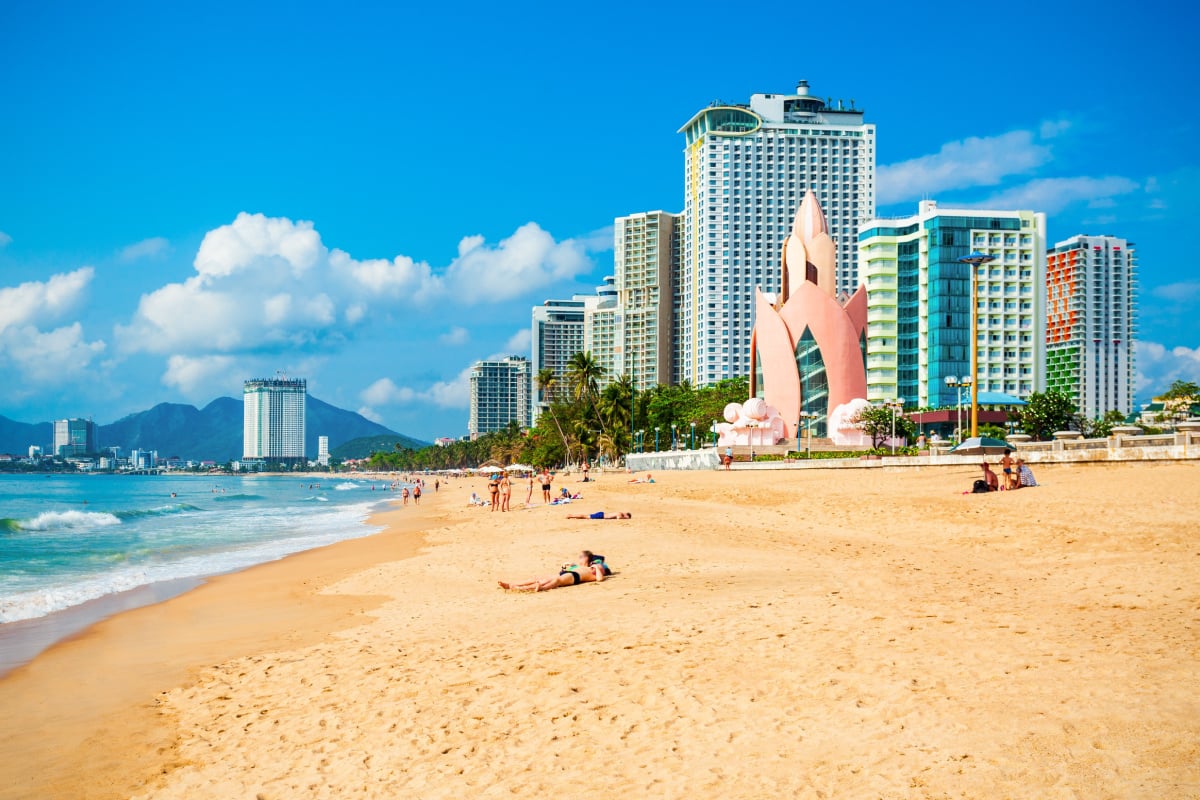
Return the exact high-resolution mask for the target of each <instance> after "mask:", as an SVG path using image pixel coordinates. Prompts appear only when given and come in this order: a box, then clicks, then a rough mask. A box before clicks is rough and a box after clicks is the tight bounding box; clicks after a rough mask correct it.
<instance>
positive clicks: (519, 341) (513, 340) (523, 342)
mask: <svg viewBox="0 0 1200 800" xmlns="http://www.w3.org/2000/svg"><path fill="white" fill-rule="evenodd" d="M532 346H533V332H532V331H531V330H530V329H529V328H521V329H520V330H519V331H517V332H516V333H514V334H513V335H512V336H510V337H509V339H508V341H507V342H505V343H504V352H502V353H496V354H494V355H493V356H492V358H497V357H499V358H503V357H504V356H522V355H523V356H525V357H526V358H528V354H529V351H530V348H531V347H532Z"/></svg>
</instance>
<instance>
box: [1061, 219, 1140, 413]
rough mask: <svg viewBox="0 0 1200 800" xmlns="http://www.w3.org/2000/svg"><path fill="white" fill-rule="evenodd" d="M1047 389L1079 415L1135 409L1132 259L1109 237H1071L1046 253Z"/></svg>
mask: <svg viewBox="0 0 1200 800" xmlns="http://www.w3.org/2000/svg"><path fill="white" fill-rule="evenodd" d="M1046 290H1047V294H1048V298H1047V305H1048V308H1047V312H1048V313H1047V320H1046V388H1048V389H1054V390H1057V391H1059V392H1062V393H1064V394H1066V395H1067V396H1069V397H1070V398H1071V399H1072V400H1073V401H1074V402H1075V405H1076V406H1078V408H1079V413H1080V415H1081V416H1083V417H1085V418H1088V419H1094V418H1096V417H1100V416H1103V415H1104V413H1105V412H1107V411H1123V412H1125V413H1126V414H1128V413H1130V412H1131V411H1133V410H1134V408H1133V394H1134V389H1135V388H1136V384H1137V371H1136V369H1135V368H1134V367H1135V363H1134V336H1135V335H1136V333H1137V318H1136V314H1137V260H1136V259H1135V257H1134V251H1133V247H1132V245H1131V244H1130V243H1129V242H1127V241H1125V240H1124V239H1118V238H1117V237H1115V236H1072V237H1071V238H1070V239H1067V240H1066V241H1064V242H1059V243H1058V244H1056V245H1055V246H1054V248H1053V249H1051V250H1050V252H1049V253H1048V254H1047V256H1046Z"/></svg>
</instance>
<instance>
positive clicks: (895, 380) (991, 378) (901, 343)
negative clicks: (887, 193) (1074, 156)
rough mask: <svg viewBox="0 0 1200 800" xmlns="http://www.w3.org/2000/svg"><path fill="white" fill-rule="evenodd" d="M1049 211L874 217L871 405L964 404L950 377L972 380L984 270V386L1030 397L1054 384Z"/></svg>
mask: <svg viewBox="0 0 1200 800" xmlns="http://www.w3.org/2000/svg"><path fill="white" fill-rule="evenodd" d="M1045 230H1046V218H1045V215H1044V214H1041V213H1036V212H1032V211H981V210H974V209H971V210H959V209H939V208H938V206H937V203H936V202H934V201H932V200H927V201H924V202H922V203H921V204H920V209H919V212H918V213H917V215H916V216H913V217H905V218H903V219H892V220H872V221H870V222H867V223H865V224H864V225H863V227H862V231H861V232H860V233H859V237H858V239H859V241H858V248H859V269H860V271H861V273H862V275H863V277H864V280H865V282H866V284H867V309H868V311H867V399H868V400H872V401H882V400H887V399H890V398H893V397H898V398H901V399H903V400H904V402H905V405H907V406H909V407H915V408H925V407H940V406H952V405H955V403H956V400H957V390H956V389H955V388H953V387H948V386H946V383H945V380H946V378H947V377H950V376H953V377H955V378H960V379H961V378H962V377H964V376H969V375H970V374H971V308H972V275H971V270H972V268H971V266H970V265H969V264H964V263H962V262H961V261H959V259H960V258H963V257H964V256H966V255H968V254H970V253H971V252H973V251H978V252H982V253H985V254H987V255H990V256H992V257H993V259H994V260H993V261H991V262H989V263H987V264H983V265H980V267H979V268H978V272H977V274H976V276H975V277H976V294H975V307H976V309H977V317H978V322H977V327H978V330H977V333H976V341H977V346H978V363H979V373H978V375H977V376H976V380H977V382H978V385H979V390H980V391H984V392H996V393H1000V394H1006V395H1011V396H1014V397H1020V398H1025V397H1027V396H1029V394H1031V393H1032V392H1034V391H1039V390H1041V389H1042V388H1043V387H1044V380H1045V349H1044V345H1043V329H1044V319H1045V317H1044V308H1045V291H1044V276H1045V269H1046V267H1045V256H1044V248H1045Z"/></svg>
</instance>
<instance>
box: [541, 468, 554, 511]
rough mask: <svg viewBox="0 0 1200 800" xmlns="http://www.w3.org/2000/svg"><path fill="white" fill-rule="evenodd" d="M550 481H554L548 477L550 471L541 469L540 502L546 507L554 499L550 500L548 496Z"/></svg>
mask: <svg viewBox="0 0 1200 800" xmlns="http://www.w3.org/2000/svg"><path fill="white" fill-rule="evenodd" d="M552 480H554V479H553V478H552V477H550V470H548V469H546V468H545V467H543V468H542V474H541V481H542V502H543V503H545V504H546V505H550V503H551V502H553V500H554V498H552V497H551V496H550V481H552Z"/></svg>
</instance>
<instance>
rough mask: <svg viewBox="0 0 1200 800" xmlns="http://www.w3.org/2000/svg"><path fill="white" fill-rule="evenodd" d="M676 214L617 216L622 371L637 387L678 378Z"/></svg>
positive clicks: (615, 234) (615, 242)
mask: <svg viewBox="0 0 1200 800" xmlns="http://www.w3.org/2000/svg"><path fill="white" fill-rule="evenodd" d="M678 221H679V216H678V215H677V214H668V213H666V212H664V211H647V212H642V213H639V214H630V215H629V216H625V217H617V219H616V220H615V222H614V225H613V273H614V278H615V285H616V290H617V295H618V298H619V300H618V304H619V306H620V311H621V314H622V315H623V317H624V319H623V325H622V331H621V337H620V338H621V340H622V341H621V348H622V351H621V354H620V356H621V357H620V359H619V360H620V361H622V362H623V364H622V366H623V369H622V371H621V374H624V375H627V376H628V377H629V378H630V379H631V380H632V381H633V385H634V388H635V389H637V390H638V391H645V390H646V389H651V388H653V387H654V386H657V385H659V384H665V385H669V384H672V383H675V382H677V376H676V375H675V374H674V362H673V361H672V353H673V349H674V340H673V338H672V337H673V331H674V323H675V313H674V308H673V299H674V292H673V290H672V286H673V283H672V281H673V279H674V275H675V272H676V269H677V267H678V264H679V244H680V233H681V232H682V227H681V226H679V225H678V224H677V223H678Z"/></svg>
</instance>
